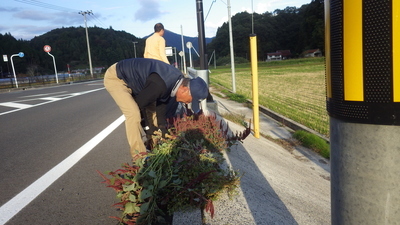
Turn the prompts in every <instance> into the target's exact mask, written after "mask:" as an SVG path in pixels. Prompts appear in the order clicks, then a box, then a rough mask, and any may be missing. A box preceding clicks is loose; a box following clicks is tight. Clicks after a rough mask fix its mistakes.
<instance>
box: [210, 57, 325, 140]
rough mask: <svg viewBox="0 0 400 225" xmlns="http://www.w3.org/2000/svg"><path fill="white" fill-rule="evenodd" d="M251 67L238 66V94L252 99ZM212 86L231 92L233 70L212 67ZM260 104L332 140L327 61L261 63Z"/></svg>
mask: <svg viewBox="0 0 400 225" xmlns="http://www.w3.org/2000/svg"><path fill="white" fill-rule="evenodd" d="M250 66H251V65H250V63H246V64H236V65H235V77H236V79H235V83H236V94H240V95H244V96H245V97H246V98H247V99H252V76H251V67H250ZM210 71H211V73H210V75H209V79H210V85H213V84H218V85H221V86H223V87H225V88H227V89H229V90H232V73H231V67H230V66H229V65H228V66H220V67H217V68H216V69H214V67H211V66H210ZM258 86H259V88H258V90H259V103H260V105H263V106H265V107H267V108H269V109H271V110H273V111H275V112H277V113H279V114H282V115H284V116H286V117H288V118H290V119H292V120H294V121H296V122H298V123H301V124H303V125H305V126H307V127H309V128H311V129H313V130H315V131H316V132H318V133H320V134H323V135H325V136H327V137H329V116H328V114H327V111H326V85H325V58H307V59H292V60H283V61H273V62H259V63H258Z"/></svg>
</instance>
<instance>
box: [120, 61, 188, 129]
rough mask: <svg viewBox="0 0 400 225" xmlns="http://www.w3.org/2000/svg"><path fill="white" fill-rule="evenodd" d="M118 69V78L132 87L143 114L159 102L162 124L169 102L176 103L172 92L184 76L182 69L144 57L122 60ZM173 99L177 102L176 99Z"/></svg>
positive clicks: (157, 109)
mask: <svg viewBox="0 0 400 225" xmlns="http://www.w3.org/2000/svg"><path fill="white" fill-rule="evenodd" d="M116 70H117V76H118V78H120V79H123V80H124V81H125V83H126V84H127V85H128V87H129V88H130V89H132V96H133V98H135V101H136V103H137V104H138V106H139V109H140V110H141V112H142V114H144V112H145V110H144V109H145V107H146V106H148V105H149V104H151V103H153V102H157V104H156V114H157V121H158V123H159V125H162V124H163V122H164V121H165V117H166V114H167V112H166V106H167V104H168V103H169V104H175V103H171V102H170V100H171V97H170V94H171V91H172V89H173V87H174V86H175V84H176V82H177V81H178V80H179V79H181V78H183V74H182V73H181V71H179V70H178V69H176V68H175V67H173V66H171V65H169V64H166V63H164V62H162V61H159V60H155V59H144V58H133V59H125V60H122V61H120V62H118V63H117V66H116ZM171 101H174V102H176V101H175V99H172V100H171ZM175 105H176V104H175ZM144 118H146V117H145V116H144ZM160 122H161V124H160ZM146 124H147V121H146Z"/></svg>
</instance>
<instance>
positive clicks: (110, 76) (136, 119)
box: [104, 64, 146, 157]
mask: <svg viewBox="0 0 400 225" xmlns="http://www.w3.org/2000/svg"><path fill="white" fill-rule="evenodd" d="M104 86H105V87H106V90H107V91H108V92H109V93H110V95H111V96H112V98H113V99H114V101H115V102H116V103H117V105H118V106H119V108H120V109H121V111H122V113H123V114H124V116H125V128H126V136H127V138H128V143H129V145H130V152H131V155H132V157H133V156H134V155H136V154H137V153H138V152H146V147H145V145H144V142H145V141H146V133H145V132H144V130H143V128H142V126H141V124H140V121H141V117H140V110H139V107H138V105H137V103H136V101H135V100H134V99H133V97H132V90H131V89H130V88H129V87H128V86H127V85H126V83H125V82H124V81H123V80H121V79H119V78H118V77H117V71H116V64H114V65H112V66H110V68H108V69H107V71H106V74H105V75H104Z"/></svg>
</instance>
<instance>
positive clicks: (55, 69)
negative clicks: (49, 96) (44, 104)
mask: <svg viewBox="0 0 400 225" xmlns="http://www.w3.org/2000/svg"><path fill="white" fill-rule="evenodd" d="M47 54H49V55H50V56H51V57H53V63H54V72H55V74H56V82H57V84H58V75H57V67H56V59H55V58H54V56H53V55H52V54H50V52H48V53H47Z"/></svg>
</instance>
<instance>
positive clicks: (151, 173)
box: [149, 170, 157, 178]
mask: <svg viewBox="0 0 400 225" xmlns="http://www.w3.org/2000/svg"><path fill="white" fill-rule="evenodd" d="M149 176H150V177H152V178H156V177H157V175H156V172H155V171H154V170H151V171H150V172H149Z"/></svg>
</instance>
